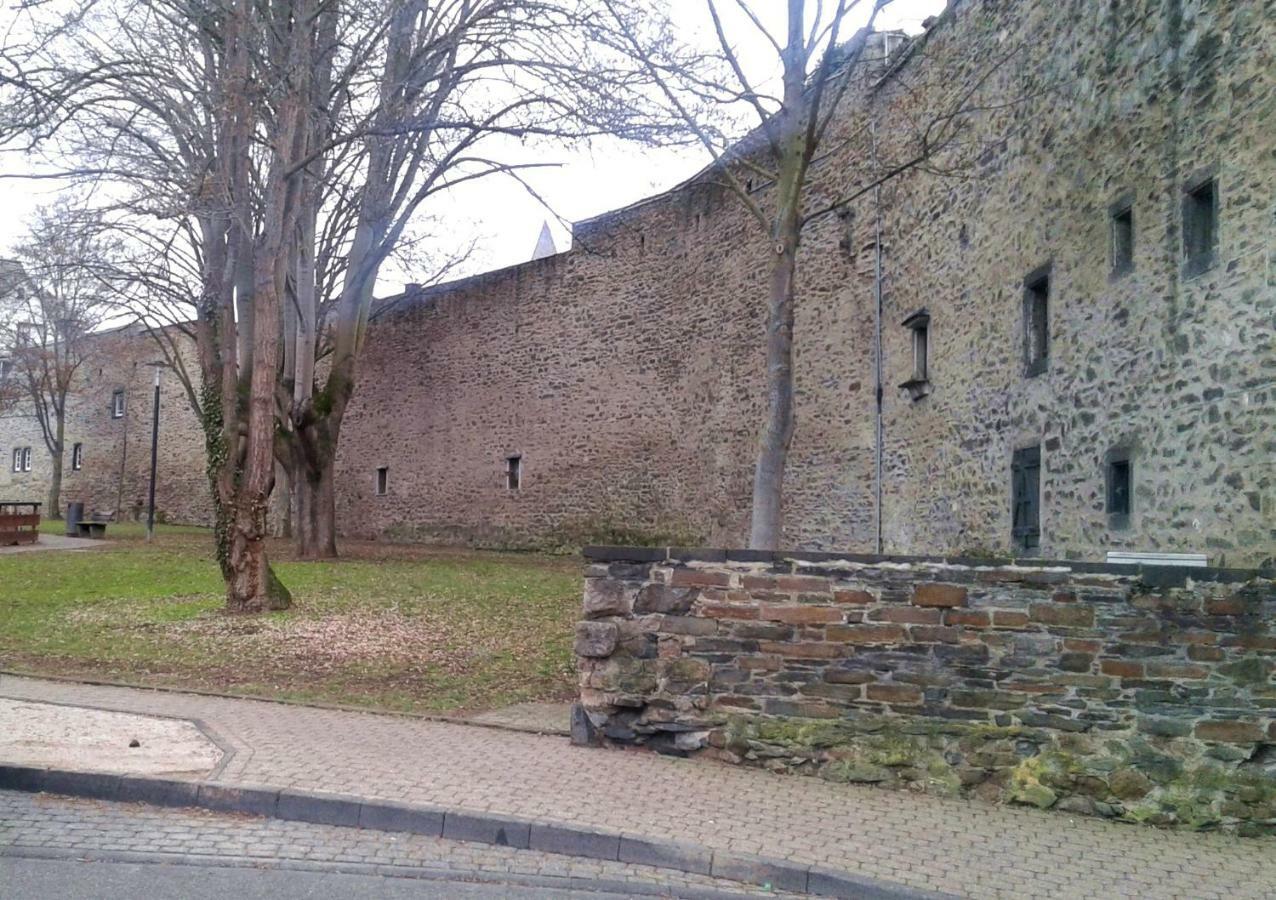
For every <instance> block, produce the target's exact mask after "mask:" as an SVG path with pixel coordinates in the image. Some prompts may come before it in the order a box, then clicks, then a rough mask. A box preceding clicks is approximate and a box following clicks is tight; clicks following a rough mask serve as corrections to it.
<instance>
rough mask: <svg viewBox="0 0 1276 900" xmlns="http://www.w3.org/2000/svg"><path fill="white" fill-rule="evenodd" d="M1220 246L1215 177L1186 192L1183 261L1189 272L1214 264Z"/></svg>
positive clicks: (1195, 271)
mask: <svg viewBox="0 0 1276 900" xmlns="http://www.w3.org/2000/svg"><path fill="white" fill-rule="evenodd" d="M1217 249H1218V182H1216V181H1215V180H1214V179H1213V178H1211V179H1208V180H1207V181H1204V182H1201V183H1200V184H1198V185H1196V186H1195V187H1193V188H1190V189H1189V190H1188V191H1187V192H1186V194H1184V196H1183V264H1184V266H1185V268H1186V270H1187V273H1188V274H1189V275H1195V274H1198V273H1200V272H1204V271H1205V270H1206V269H1208V268H1209V267H1210V266H1212V265H1213V264H1214V256H1215V252H1216V251H1217Z"/></svg>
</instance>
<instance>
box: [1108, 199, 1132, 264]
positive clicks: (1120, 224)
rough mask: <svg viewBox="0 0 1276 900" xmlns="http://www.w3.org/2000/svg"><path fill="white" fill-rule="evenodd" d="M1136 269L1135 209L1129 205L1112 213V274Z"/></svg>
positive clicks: (1117, 208) (1115, 209)
mask: <svg viewBox="0 0 1276 900" xmlns="http://www.w3.org/2000/svg"><path fill="white" fill-rule="evenodd" d="M1133 268H1134V208H1133V207H1132V206H1130V205H1129V204H1128V203H1127V204H1125V205H1123V206H1118V207H1115V208H1114V209H1113V211H1112V274H1113V275H1123V274H1125V273H1126V272H1129V271H1131V270H1132V269H1133Z"/></svg>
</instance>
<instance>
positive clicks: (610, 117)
mask: <svg viewBox="0 0 1276 900" xmlns="http://www.w3.org/2000/svg"><path fill="white" fill-rule="evenodd" d="M617 2H619V0H617ZM29 10H30V12H29V15H30V16H32V17H33V18H32V22H31V23H28V24H26V25H25V26H24V29H22V31H23V32H24V33H26V34H28V35H29V39H28V40H26V41H25V42H15V43H13V44H11V45H8V46H6V48H5V50H4V51H3V53H0V104H3V109H4V114H3V115H2V116H0V137H9V138H11V139H23V140H25V141H27V143H28V146H29V147H30V148H31V149H33V150H34V149H39V148H42V147H45V146H52V147H55V148H56V150H57V152H58V153H60V154H61V155H63V156H64V157H66V158H72V159H74V160H76V166H75V167H74V169H73V170H72V171H71V172H70V173H64V174H71V175H75V176H78V177H79V178H81V179H103V180H108V181H110V182H111V183H112V184H114V185H117V186H118V185H122V186H123V188H122V193H123V194H124V197H123V199H121V200H119V201H118V202H117V204H116V206H117V209H119V210H120V211H122V212H123V213H124V214H126V216H127V217H129V218H131V219H132V220H133V227H134V228H135V229H136V231H137V232H138V233H142V234H146V235H147V237H146V238H145V239H144V241H143V243H144V244H146V245H147V246H148V247H150V248H151V250H152V251H153V252H152V254H151V263H150V265H149V267H148V277H149V278H152V279H154V280H157V281H161V280H163V279H164V278H165V277H167V276H168V275H177V276H178V277H179V278H181V279H182V280H181V282H180V283H179V284H176V285H172V286H170V287H168V288H166V289H165V290H163V291H161V292H160V297H159V298H158V300H157V299H156V298H155V297H153V296H150V297H148V298H147V300H146V302H147V304H148V315H149V316H152V318H150V319H149V320H148V322H147V324H149V325H151V326H152V333H154V334H156V335H157V336H159V337H160V338H161V340H163V341H169V342H170V343H169V346H168V348H167V350H166V353H167V354H168V355H169V359H170V363H171V364H174V366H175V368H176V367H177V365H176V364H177V361H178V360H177V357H178V356H179V355H180V354H179V353H177V352H176V347H175V346H174V345H172V343H171V342H172V340H174V338H175V336H176V337H177V338H181V337H183V336H184V335H187V334H189V335H192V336H193V338H194V341H195V343H196V345H197V347H198V359H199V372H198V383H196V380H195V379H194V378H190V380H189V381H188V382H187V392H188V395H189V396H190V397H191V398H192V401H193V405H194V406H195V407H196V408H197V410H198V412H199V415H200V419H201V421H202V422H203V424H204V430H205V436H206V445H207V453H208V473H209V480H210V485H211V487H212V494H213V505H214V510H215V517H216V518H215V523H214V526H215V535H216V543H217V553H218V560H219V562H220V563H221V566H222V572H223V575H224V577H225V579H226V584H227V604H228V608H229V609H231V610H235V611H256V610H261V609H269V608H280V607H282V606H286V605H287V604H288V602H289V598H288V594H287V591H286V589H285V588H284V587H283V585H282V584H280V583H279V581H278V579H277V578H275V577H274V575H273V573H272V571H271V569H270V566H269V563H268V561H267V559H266V552H265V537H266V517H267V510H268V502H269V497H270V494H271V491H272V489H273V486H274V480H275V460H276V458H281V459H283V460H285V461H286V462H287V463H288V465H289V468H290V469H291V471H292V472H293V478H292V481H293V484H294V486H295V487H296V489H297V491H298V504H297V507H298V510H299V513H300V514H299V516H298V523H297V524H298V536H299V540H300V544H301V548H302V551H303V553H304V554H306V555H312V556H321V555H331V554H332V553H335V533H336V532H335V516H334V510H333V490H332V488H333V486H332V463H333V459H334V457H335V452H336V446H337V441H338V437H339V432H340V426H341V422H342V417H343V415H344V412H345V408H346V405H347V403H348V402H349V399H350V397H351V395H352V393H353V390H354V386H355V379H356V362H357V359H358V354H359V350H360V348H361V346H362V343H363V340H364V336H365V333H366V328H367V322H368V316H369V312H370V308H371V304H372V292H373V289H374V287H375V284H376V279H377V276H378V273H379V271H380V267H381V265H382V264H383V262H384V261H385V259H386V258H387V257H388V256H389V254H390V253H392V252H393V251H394V248H395V247H396V246H397V245H398V244H399V243H400V242H401V241H402V239H403V236H404V234H405V232H406V231H407V229H408V227H409V224H410V220H411V219H412V217H413V216H414V214H415V213H416V212H417V211H418V210H419V209H420V208H421V207H422V206H423V205H424V204H425V203H426V202H427V201H428V200H429V199H430V198H432V197H434V196H436V195H437V194H439V193H442V192H444V191H448V190H451V189H453V188H455V187H456V186H457V185H460V184H463V183H465V182H469V181H473V180H475V179H478V178H484V177H490V176H493V175H507V176H512V177H515V178H518V177H520V172H521V171H522V170H524V169H526V168H530V167H532V166H534V165H537V164H538V163H528V162H519V161H518V160H519V159H520V158H521V159H525V158H526V156H527V153H526V151H525V150H522V149H520V145H521V144H522V142H525V141H529V140H536V139H561V138H566V137H570V138H578V139H580V138H588V137H590V136H592V135H595V134H622V135H627V136H641V137H646V138H652V137H659V136H660V135H662V134H664V133H672V131H671V130H670V129H662V127H661V126H660V125H659V124H655V125H653V124H652V116H651V113H652V109H653V107H652V104H651V103H650V102H648V95H647V94H646V92H645V91H644V90H643V84H642V82H643V80H644V76H643V74H642V73H643V71H644V70H642V69H639V70H637V71H636V72H635V71H632V70H631V71H618V70H617V68H616V66H615V65H614V64H613V62H612V60H610V59H608V58H607V56H608V55H609V54H610V55H611V56H613V57H615V58H616V59H620V60H621V61H622V62H623V61H624V59H623V57H620V56H618V55H616V54H614V53H613V52H612V51H613V48H611V47H610V45H609V44H608V43H607V42H606V41H605V40H600V41H597V42H595V41H594V39H593V35H594V33H595V31H596V30H598V29H599V24H600V21H601V16H600V11H601V7H598V6H597V0H445V2H440V3H427V2H425V0H260V2H249V0H82V2H81V5H79V6H78V7H76V8H75V9H74V10H73V11H72V12H71V13H70V14H66V13H65V11H64V10H62V9H61V8H59V10H51V11H45V10H43V9H42V8H41V7H38V6H33V7H30V8H29ZM42 14H43V15H44V20H43V22H41V21H40V17H41V15H42ZM658 111H659V110H658V109H657V112H658ZM148 220H152V221H150V223H149V224H139V222H147V221H148ZM153 220H158V221H160V222H168V223H171V229H170V231H169V233H168V234H167V235H166V234H164V233H163V229H156V228H154V227H153ZM175 254H176V255H179V256H183V255H185V256H186V257H187V259H185V260H182V261H180V262H179V263H177V264H174V263H173V261H172V257H173V256H174V255H175ZM184 298H185V299H184ZM183 303H193V309H194V315H193V316H190V317H184V316H182V315H181V314H177V313H175V311H176V310H180V309H181V308H182V305H183ZM156 309H161V310H162V313H160V314H159V315H156V314H155V310H156ZM164 316H167V317H168V318H167V321H164V318H163V317H164ZM188 322H193V324H189V323H188ZM325 353H326V354H327V356H328V359H327V360H326V367H324V368H323V372H324V374H323V375H322V377H320V376H319V375H318V374H317V372H318V371H319V370H320V368H321V367H319V366H318V365H317V363H318V361H319V360H320V359H321V357H322V356H323V355H324V354H325ZM179 371H181V370H180V369H179Z"/></svg>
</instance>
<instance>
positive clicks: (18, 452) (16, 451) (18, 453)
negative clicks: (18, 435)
mask: <svg viewBox="0 0 1276 900" xmlns="http://www.w3.org/2000/svg"><path fill="white" fill-rule="evenodd" d="M13 471H15V472H21V471H22V448H21V447H14V448H13Z"/></svg>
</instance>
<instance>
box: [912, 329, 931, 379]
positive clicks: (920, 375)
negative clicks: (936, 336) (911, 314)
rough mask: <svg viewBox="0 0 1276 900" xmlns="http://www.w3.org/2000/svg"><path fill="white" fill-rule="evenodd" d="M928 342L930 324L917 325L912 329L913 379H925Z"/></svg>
mask: <svg viewBox="0 0 1276 900" xmlns="http://www.w3.org/2000/svg"><path fill="white" fill-rule="evenodd" d="M929 342H930V326H928V325H918V326H917V327H916V328H914V329H913V380H914V381H925V380H926V355H927V352H928V346H927V345H928V344H929Z"/></svg>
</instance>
